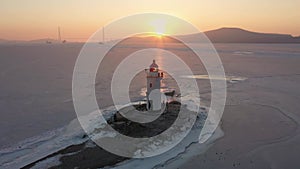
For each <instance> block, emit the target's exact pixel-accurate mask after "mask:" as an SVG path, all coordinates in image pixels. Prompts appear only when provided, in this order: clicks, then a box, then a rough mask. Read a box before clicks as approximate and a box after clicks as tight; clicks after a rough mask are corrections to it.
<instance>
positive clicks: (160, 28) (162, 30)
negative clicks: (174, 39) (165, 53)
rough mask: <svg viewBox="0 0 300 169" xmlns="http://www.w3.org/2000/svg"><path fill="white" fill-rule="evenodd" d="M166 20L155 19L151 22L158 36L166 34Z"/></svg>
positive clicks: (154, 32)
mask: <svg viewBox="0 0 300 169" xmlns="http://www.w3.org/2000/svg"><path fill="white" fill-rule="evenodd" d="M166 25H167V24H166V21H165V20H164V19H155V20H152V21H151V22H150V26H151V27H152V28H153V34H154V35H155V36H157V37H162V36H164V35H165V34H166V27H167V26H166Z"/></svg>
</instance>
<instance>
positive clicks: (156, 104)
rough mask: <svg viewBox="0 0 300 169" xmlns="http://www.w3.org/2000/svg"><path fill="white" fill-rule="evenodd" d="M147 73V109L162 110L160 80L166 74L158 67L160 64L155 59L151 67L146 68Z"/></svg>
mask: <svg viewBox="0 0 300 169" xmlns="http://www.w3.org/2000/svg"><path fill="white" fill-rule="evenodd" d="M145 71H146V73H147V92H146V94H147V109H148V110H153V111H157V110H161V108H162V103H161V93H160V81H161V79H162V78H163V76H164V74H163V72H162V71H160V70H159V69H158V65H157V64H156V63H155V60H153V63H152V64H151V65H150V67H149V69H145Z"/></svg>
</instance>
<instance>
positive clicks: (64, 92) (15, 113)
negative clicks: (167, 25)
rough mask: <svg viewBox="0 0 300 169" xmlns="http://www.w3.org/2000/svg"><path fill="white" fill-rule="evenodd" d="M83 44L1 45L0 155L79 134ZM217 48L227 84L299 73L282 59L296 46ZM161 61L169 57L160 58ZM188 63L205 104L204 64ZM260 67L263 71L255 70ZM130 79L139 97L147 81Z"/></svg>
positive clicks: (292, 57) (292, 55) (100, 93)
mask: <svg viewBox="0 0 300 169" xmlns="http://www.w3.org/2000/svg"><path fill="white" fill-rule="evenodd" d="M81 48H82V44H52V45H49V44H10V45H4V44H2V45H0V79H1V80H0V82H1V83H0V119H1V123H0V136H1V137H0V149H2V150H1V151H0V152H1V153H2V154H1V155H0V156H2V157H3V156H4V155H5V154H7V153H10V152H13V151H16V150H15V149H16V148H22V146H28V144H29V145H30V146H29V147H31V148H35V147H36V146H38V145H40V144H43V142H44V141H45V140H51V139H53V140H55V139H56V138H57V137H56V136H57V135H58V134H62V133H65V132H67V133H68V134H70V131H69V130H71V129H72V132H73V131H76V132H83V131H82V130H81V129H80V126H72V124H73V123H74V119H76V113H75V111H74V107H73V102H72V75H73V69H74V65H75V61H76V59H77V56H78V54H79V52H80V50H81ZM215 48H216V50H217V51H218V53H219V55H220V58H221V60H222V61H223V66H224V69H225V73H226V76H227V78H228V79H226V80H227V82H228V84H229V86H230V85H236V84H235V83H236V82H237V81H240V80H241V81H244V80H246V79H248V78H254V77H259V76H268V75H270V76H271V74H272V73H273V72H275V71H276V72H278V69H280V70H281V71H279V73H280V72H283V73H282V74H289V73H290V74H300V72H299V71H298V70H294V69H291V67H293V66H291V67H288V66H284V65H286V63H289V64H292V65H293V64H299V62H298V63H292V62H293V61H299V58H300V45H299V44H215ZM182 52H184V51H182ZM186 57H188V56H186ZM269 60H270V61H272V62H274V64H273V65H272V66H271V67H270V66H267V67H265V68H262V67H263V65H262V64H263V63H264V62H268V61H269ZM260 61H262V62H260ZM160 62H161V64H163V63H166V62H170V61H169V60H167V59H164V58H162V59H161V60H160ZM241 63H242V64H247V66H243V65H242V64H241ZM189 66H191V68H192V69H195V70H196V73H197V75H196V76H195V77H194V78H195V79H197V83H198V85H199V87H200V94H202V95H201V97H202V98H201V99H202V102H203V105H204V106H209V103H210V95H209V94H208V93H209V92H210V84H209V81H208V79H207V76H205V75H206V74H207V73H206V71H205V68H204V67H203V66H202V65H201V64H199V63H196V62H195V63H193V62H192V61H191V63H190V65H189ZM258 67H259V69H260V70H261V72H257V70H256V69H258ZM107 71H108V70H107ZM104 72H105V71H104ZM279 73H278V74H279ZM101 82H103V79H101V78H99V79H96V95H97V99H98V102H100V106H101V108H103V109H108V110H107V111H109V108H110V106H111V105H112V104H113V103H112V101H111V100H110V99H107V98H106V97H105V96H106V95H107V94H109V93H108V92H109V91H108V90H107V89H106V88H105V87H103V85H102V84H101ZM133 82H134V83H132V85H131V87H130V91H129V93H130V96H131V99H132V100H133V101H135V100H140V99H142V98H143V97H144V96H143V91H144V90H145V89H144V86H145V83H146V82H145V79H144V74H143V72H141V73H140V74H138V75H137V76H136V77H135V79H134V81H133ZM246 82H247V80H246ZM104 83H105V82H104ZM164 83H165V85H167V86H169V87H171V88H176V87H177V86H176V83H175V82H174V80H173V79H172V78H171V77H169V76H167V77H166V79H165V81H164ZM293 87H294V86H293ZM294 88H295V90H294V91H295V93H294V94H295V95H297V94H300V93H299V90H297V89H298V88H297V87H294ZM282 90H285V89H282ZM74 128H76V130H74ZM77 134H78V133H75V134H74V133H71V134H70V135H69V136H70V138H71V137H73V136H74V135H77ZM225 134H226V133H225ZM64 139H65V140H63V141H61V140H59V141H58V142H57V143H58V144H56V146H58V147H59V146H63V145H59V144H61V142H64V143H65V144H76V143H80V142H81V141H82V140H80V139H78V140H76V139H74V138H72V139H70V140H68V136H66V137H64ZM66 140H68V141H70V142H68V141H66ZM56 141H57V140H56ZM15 145H18V147H16V146H15ZM12 147H13V148H12ZM40 151H41V153H42V152H43V150H40ZM38 155H40V154H38ZM0 158H1V157H0ZM0 161H1V160H0ZM0 165H1V164H0Z"/></svg>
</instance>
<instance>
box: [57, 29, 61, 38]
mask: <svg viewBox="0 0 300 169" xmlns="http://www.w3.org/2000/svg"><path fill="white" fill-rule="evenodd" d="M57 33H58V37H57V38H58V39H57V40H58V41H59V42H61V36H60V27H58V29H57Z"/></svg>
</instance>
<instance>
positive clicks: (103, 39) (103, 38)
mask: <svg viewBox="0 0 300 169" xmlns="http://www.w3.org/2000/svg"><path fill="white" fill-rule="evenodd" d="M104 42H105V36H104V26H103V28H102V43H104Z"/></svg>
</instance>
